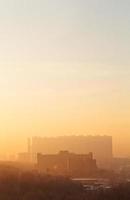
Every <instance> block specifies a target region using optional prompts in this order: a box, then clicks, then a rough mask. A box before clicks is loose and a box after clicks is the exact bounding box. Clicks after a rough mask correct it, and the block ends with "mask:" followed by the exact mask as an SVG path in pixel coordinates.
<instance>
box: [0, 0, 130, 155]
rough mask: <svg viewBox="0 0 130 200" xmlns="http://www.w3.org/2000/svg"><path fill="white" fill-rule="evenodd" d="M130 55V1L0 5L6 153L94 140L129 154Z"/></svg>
mask: <svg viewBox="0 0 130 200" xmlns="http://www.w3.org/2000/svg"><path fill="white" fill-rule="evenodd" d="M129 55H130V1H129V0H62V1H61V0H37V1H36V0H0V140H1V142H0V145H1V147H2V148H1V152H7V150H8V149H9V148H10V149H11V150H10V151H11V152H14V151H16V150H21V149H24V147H25V145H24V142H25V139H26V137H28V136H31V135H43V136H47V135H65V134H87V133H88V134H108V135H113V136H114V149H115V153H116V154H118V155H119V154H121V155H130V149H129V146H128V145H130V56H129ZM5 143H6V145H5Z"/></svg>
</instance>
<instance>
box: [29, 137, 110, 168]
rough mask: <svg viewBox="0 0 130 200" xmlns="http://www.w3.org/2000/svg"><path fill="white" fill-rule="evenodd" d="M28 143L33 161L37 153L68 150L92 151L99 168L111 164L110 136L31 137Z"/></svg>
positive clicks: (108, 166)
mask: <svg viewBox="0 0 130 200" xmlns="http://www.w3.org/2000/svg"><path fill="white" fill-rule="evenodd" d="M29 145H30V147H29V149H30V148H31V150H30V152H31V154H32V159H33V160H35V161H36V155H37V153H41V154H57V153H58V152H59V151H61V150H68V151H70V152H74V153H76V154H88V153H89V152H92V153H93V156H94V158H95V159H96V160H97V165H98V167H100V168H105V169H110V168H111V165H112V159H113V152H112V137H111V136H60V137H33V138H32V140H31V144H29Z"/></svg>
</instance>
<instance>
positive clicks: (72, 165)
mask: <svg viewBox="0 0 130 200" xmlns="http://www.w3.org/2000/svg"><path fill="white" fill-rule="evenodd" d="M37 165H38V168H39V170H40V171H42V172H44V173H48V174H54V175H57V174H58V175H69V176H72V177H89V176H92V175H94V173H96V171H97V165H96V160H95V159H93V155H92V153H89V154H75V153H70V152H68V151H60V152H59V153H58V154H46V155H43V154H37Z"/></svg>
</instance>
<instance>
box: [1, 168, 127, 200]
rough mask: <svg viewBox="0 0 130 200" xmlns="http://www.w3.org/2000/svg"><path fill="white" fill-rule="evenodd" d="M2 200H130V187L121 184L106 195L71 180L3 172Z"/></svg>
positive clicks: (34, 174) (29, 172)
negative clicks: (89, 189)
mask: <svg viewBox="0 0 130 200" xmlns="http://www.w3.org/2000/svg"><path fill="white" fill-rule="evenodd" d="M0 200H130V184H129V183H126V184H120V185H118V186H114V187H113V188H112V189H109V190H106V191H103V190H101V191H87V192H86V191H85V190H84V188H83V187H82V185H80V184H77V183H75V182H73V181H71V180H70V179H69V178H63V177H52V176H47V175H42V174H39V173H38V172H36V171H28V172H25V171H22V170H18V169H15V168H2V169H0Z"/></svg>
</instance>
